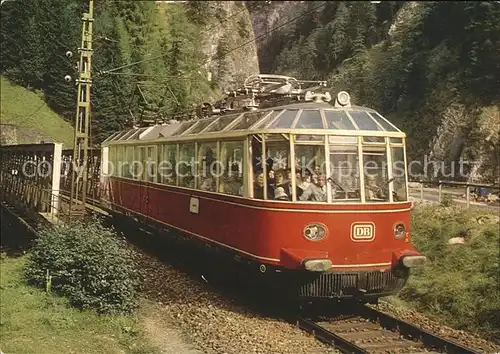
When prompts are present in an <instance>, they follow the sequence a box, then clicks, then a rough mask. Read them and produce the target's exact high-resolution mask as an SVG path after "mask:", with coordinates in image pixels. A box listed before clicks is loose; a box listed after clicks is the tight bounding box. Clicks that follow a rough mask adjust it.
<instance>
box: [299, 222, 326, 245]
mask: <svg viewBox="0 0 500 354" xmlns="http://www.w3.org/2000/svg"><path fill="white" fill-rule="evenodd" d="M303 234H304V237H305V238H306V240H310V241H321V240H324V239H325V237H326V234H327V228H326V226H325V225H322V224H318V223H314V224H309V225H307V226H306V227H304V232H303Z"/></svg>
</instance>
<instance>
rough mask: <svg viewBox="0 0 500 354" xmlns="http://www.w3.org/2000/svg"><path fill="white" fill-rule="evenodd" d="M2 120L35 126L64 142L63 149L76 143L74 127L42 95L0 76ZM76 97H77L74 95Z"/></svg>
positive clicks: (56, 139) (30, 126)
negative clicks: (53, 109)
mask: <svg viewBox="0 0 500 354" xmlns="http://www.w3.org/2000/svg"><path fill="white" fill-rule="evenodd" d="M0 84H1V90H0V91H1V102H0V122H1V123H2V124H15V125H17V126H19V127H21V128H28V129H34V130H36V131H39V132H40V133H43V134H44V135H46V136H48V137H50V138H52V139H54V141H56V142H60V143H63V144H64V145H63V148H71V147H72V146H73V134H74V133H73V131H74V129H73V127H72V126H71V124H70V123H68V122H66V121H65V120H63V119H62V118H61V117H60V116H59V115H58V114H57V113H55V112H54V111H52V110H51V109H50V108H49V107H48V106H47V104H46V103H45V102H44V101H43V99H42V98H41V97H40V95H39V94H37V93H35V92H32V91H30V90H27V89H25V88H24V87H22V86H18V85H14V84H12V83H11V82H10V81H9V80H8V79H7V78H5V77H3V76H1V77H0ZM75 100H76V97H75Z"/></svg>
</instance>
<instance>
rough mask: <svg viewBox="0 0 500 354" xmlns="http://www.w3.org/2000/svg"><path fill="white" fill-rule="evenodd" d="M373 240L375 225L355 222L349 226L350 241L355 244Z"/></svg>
mask: <svg viewBox="0 0 500 354" xmlns="http://www.w3.org/2000/svg"><path fill="white" fill-rule="evenodd" d="M374 238H375V224H374V223H372V222H363V223H360V222H355V223H353V224H352V225H351V240H353V241H355V242H368V241H373V239H374Z"/></svg>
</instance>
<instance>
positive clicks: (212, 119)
mask: <svg viewBox="0 0 500 354" xmlns="http://www.w3.org/2000/svg"><path fill="white" fill-rule="evenodd" d="M216 120H217V118H203V119H199V120H198V121H197V122H196V123H195V124H193V125H192V126H190V127H189V128H188V129H186V130H185V131H184V132H183V133H181V134H179V136H185V135H192V134H200V133H201V132H202V131H204V130H205V129H206V128H207V127H209V126H210V125H212V124H213V123H214V122H215V121H216ZM203 123H208V124H207V125H205V126H204V127H203V128H201V130H198V131H195V132H193V131H194V130H195V129H196V128H197V127H198V126H199V125H202V124H203Z"/></svg>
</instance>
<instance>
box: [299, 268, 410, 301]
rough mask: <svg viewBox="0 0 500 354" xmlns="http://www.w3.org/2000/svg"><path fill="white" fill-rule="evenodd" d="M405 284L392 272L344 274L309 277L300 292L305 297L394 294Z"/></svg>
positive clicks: (323, 274)
mask: <svg viewBox="0 0 500 354" xmlns="http://www.w3.org/2000/svg"><path fill="white" fill-rule="evenodd" d="M404 283H405V278H397V277H396V276H395V275H394V273H393V272H392V271H385V272H380V271H374V272H356V273H352V272H342V273H321V274H318V275H315V276H311V275H309V274H308V275H307V277H306V279H304V281H303V282H302V284H301V286H300V290H299V294H300V296H304V297H344V296H352V295H355V294H358V293H360V292H362V293H364V294H377V293H381V294H383V293H392V292H395V291H398V290H399V289H400V288H401V287H402V286H403V285H404Z"/></svg>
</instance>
